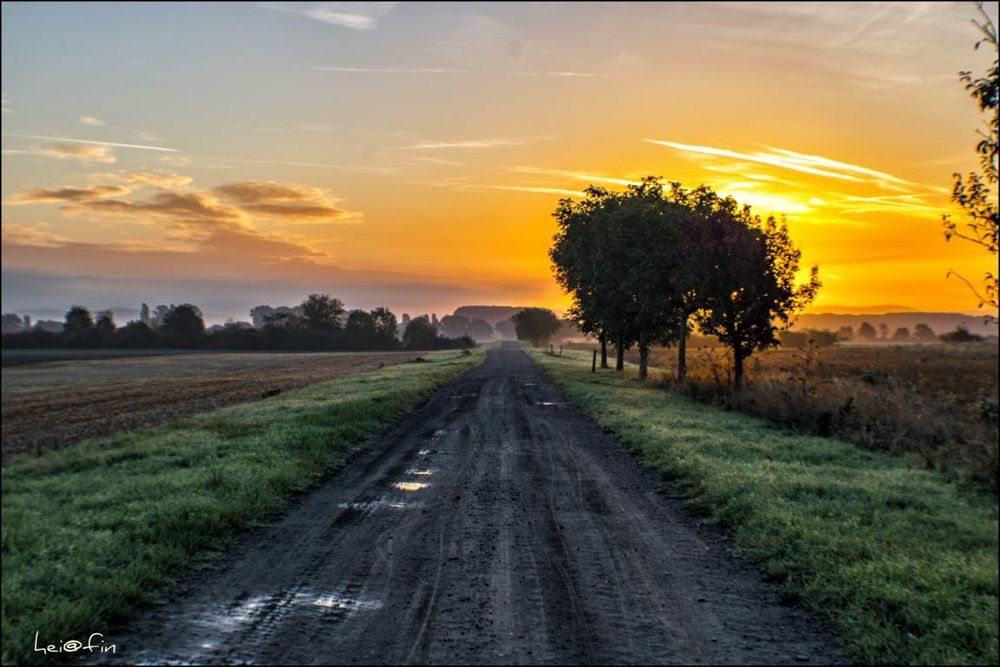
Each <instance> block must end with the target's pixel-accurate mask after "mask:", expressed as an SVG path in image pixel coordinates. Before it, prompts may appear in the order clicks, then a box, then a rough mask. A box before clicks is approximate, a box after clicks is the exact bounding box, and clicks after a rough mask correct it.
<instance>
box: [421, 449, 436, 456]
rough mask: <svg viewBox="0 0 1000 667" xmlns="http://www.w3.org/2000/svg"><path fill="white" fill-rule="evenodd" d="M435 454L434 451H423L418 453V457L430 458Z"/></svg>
mask: <svg viewBox="0 0 1000 667" xmlns="http://www.w3.org/2000/svg"><path fill="white" fill-rule="evenodd" d="M433 453H434V450H433V449H421V450H420V451H419V452H417V456H430V455H431V454H433Z"/></svg>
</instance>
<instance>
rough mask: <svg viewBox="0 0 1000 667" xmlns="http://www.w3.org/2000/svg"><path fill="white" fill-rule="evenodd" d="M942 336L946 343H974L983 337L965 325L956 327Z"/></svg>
mask: <svg viewBox="0 0 1000 667" xmlns="http://www.w3.org/2000/svg"><path fill="white" fill-rule="evenodd" d="M940 338H941V340H943V341H944V342H946V343H974V342H978V341H981V340H982V339H983V337H982V336H979V335H976V334H974V333H970V332H969V330H968V329H966V328H965V327H955V330H954V331H949V332H948V333H946V334H943V335H942V336H940Z"/></svg>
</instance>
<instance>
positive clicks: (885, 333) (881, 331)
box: [878, 322, 889, 340]
mask: <svg viewBox="0 0 1000 667" xmlns="http://www.w3.org/2000/svg"><path fill="white" fill-rule="evenodd" d="M878 337H879V338H881V339H882V340H885V339H886V338H888V337H889V325H888V324H886V323H885V322H879V325H878Z"/></svg>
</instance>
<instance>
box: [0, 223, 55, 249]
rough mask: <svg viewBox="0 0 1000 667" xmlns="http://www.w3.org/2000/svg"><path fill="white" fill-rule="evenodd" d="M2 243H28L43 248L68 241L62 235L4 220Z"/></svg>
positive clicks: (17, 244) (18, 244)
mask: <svg viewBox="0 0 1000 667" xmlns="http://www.w3.org/2000/svg"><path fill="white" fill-rule="evenodd" d="M2 232H3V244H4V245H15V246H20V245H28V246H37V247H43V248H54V247H58V246H61V245H63V244H65V243H67V242H68V241H69V239H67V238H66V237H64V236H59V235H57V234H52V233H50V232H46V231H43V230H40V229H33V228H31V227H25V226H23V225H15V224H12V223H9V222H4V224H3V227H2Z"/></svg>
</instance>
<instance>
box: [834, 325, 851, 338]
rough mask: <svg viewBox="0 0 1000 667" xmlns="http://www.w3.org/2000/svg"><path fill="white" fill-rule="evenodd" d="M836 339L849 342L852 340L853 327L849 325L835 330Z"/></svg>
mask: <svg viewBox="0 0 1000 667" xmlns="http://www.w3.org/2000/svg"><path fill="white" fill-rule="evenodd" d="M837 338H839V339H840V340H851V339H853V338H854V327H852V326H850V325H849V324H848V325H844V326H842V327H840V328H839V329H837Z"/></svg>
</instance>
